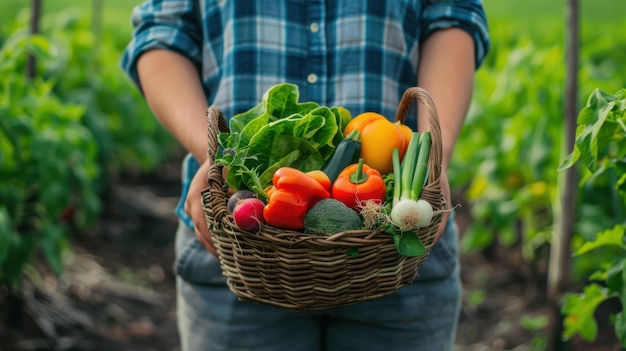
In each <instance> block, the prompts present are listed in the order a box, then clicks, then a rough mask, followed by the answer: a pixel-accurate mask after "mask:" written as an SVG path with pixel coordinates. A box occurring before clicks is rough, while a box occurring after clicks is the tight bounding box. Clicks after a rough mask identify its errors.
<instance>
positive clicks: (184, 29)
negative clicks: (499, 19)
mask: <svg viewBox="0 0 626 351" xmlns="http://www.w3.org/2000/svg"><path fill="white" fill-rule="evenodd" d="M132 23H133V26H134V28H135V31H134V34H133V39H132V41H131V42H130V44H129V45H128V47H127V49H126V51H125V54H124V57H123V59H122V66H123V68H124V69H125V70H126V72H127V74H128V75H129V76H130V77H131V79H133V80H134V81H135V82H137V80H138V77H137V71H136V62H137V58H138V57H139V56H140V55H141V54H142V53H143V52H145V51H146V50H149V49H153V48H164V49H169V50H173V51H176V52H178V53H180V54H183V55H185V56H187V57H188V58H189V59H190V60H191V61H192V62H194V64H195V65H196V66H197V67H198V70H199V72H200V73H201V75H202V83H203V85H204V90H205V92H206V94H207V101H208V102H209V103H210V104H216V105H217V106H219V108H220V109H221V110H222V112H223V113H224V115H225V116H227V117H229V116H233V115H234V114H236V113H240V112H243V111H246V110H248V109H250V108H251V107H253V106H255V105H257V104H258V103H259V102H260V100H261V96H262V95H263V93H264V92H265V91H266V90H267V89H268V88H269V87H271V86H272V85H274V84H278V83H282V82H290V83H294V84H296V85H298V87H299V90H300V100H301V101H315V102H317V103H319V104H321V105H327V106H333V105H341V106H344V107H346V108H347V109H348V110H350V111H351V112H352V114H353V115H356V114H358V113H360V112H364V111H378V112H380V113H382V114H383V115H385V116H387V117H388V118H390V119H393V118H394V117H395V111H396V108H397V106H398V102H399V100H400V98H401V96H402V93H403V92H404V91H405V90H406V89H407V88H408V87H410V86H414V85H415V84H416V83H417V75H416V72H417V64H418V53H419V46H420V43H421V42H423V41H424V40H425V39H426V38H427V37H428V36H429V35H430V34H432V33H433V32H434V31H436V30H438V29H443V28H449V27H459V28H462V29H464V30H466V31H467V32H468V33H469V34H470V35H471V36H472V37H473V38H474V43H475V55H476V57H475V62H476V67H478V66H480V64H481V63H482V61H483V58H484V56H485V54H486V52H487V50H488V48H489V35H488V28H487V21H486V18H485V13H484V11H483V8H482V5H481V2H480V0H467V1H462V0H448V1H445V0H421V1H419V0H413V1H409V0H396V1H381V0H368V1H365V0H363V1H353V0H331V1H321V0H316V1H277V0H259V1H228V0H178V1H176V0H148V1H146V2H145V3H143V4H142V5H140V6H138V7H136V8H135V10H134V11H133V14H132ZM409 116H412V118H414V115H413V114H410V115H409ZM410 118H411V117H409V119H408V120H407V123H409V124H410V125H415V123H416V122H415V120H410ZM411 123H413V124H411ZM197 169H198V163H197V162H196V161H195V159H193V157H190V156H188V157H187V158H186V159H185V161H184V164H183V174H182V181H183V193H182V196H181V202H180V204H179V206H178V208H177V210H176V212H177V214H178V215H179V216H180V217H181V218H182V219H183V220H184V221H185V223H186V224H187V225H189V226H190V227H192V225H193V224H192V222H191V219H190V218H189V217H188V216H187V215H186V214H185V213H184V211H183V208H182V203H183V200H184V199H185V197H186V195H187V194H186V192H187V188H188V184H189V182H190V181H191V179H192V177H193V175H194V174H195V172H196V171H197Z"/></svg>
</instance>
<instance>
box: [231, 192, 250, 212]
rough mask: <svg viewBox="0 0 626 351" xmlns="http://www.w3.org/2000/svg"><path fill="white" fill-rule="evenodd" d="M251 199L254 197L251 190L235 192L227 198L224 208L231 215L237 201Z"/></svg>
mask: <svg viewBox="0 0 626 351" xmlns="http://www.w3.org/2000/svg"><path fill="white" fill-rule="evenodd" d="M252 197H256V194H255V193H254V192H253V191H252V190H248V189H244V190H237V191H236V192H235V193H233V194H232V195H231V196H229V197H228V202H227V203H226V208H228V211H230V212H231V213H232V212H233V210H234V209H235V206H237V203H238V202H239V201H241V200H243V199H249V198H252Z"/></svg>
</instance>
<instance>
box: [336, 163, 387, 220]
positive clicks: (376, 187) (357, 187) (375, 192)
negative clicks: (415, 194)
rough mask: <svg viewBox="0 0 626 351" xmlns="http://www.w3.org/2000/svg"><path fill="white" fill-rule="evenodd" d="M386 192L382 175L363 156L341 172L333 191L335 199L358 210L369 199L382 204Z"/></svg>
mask: <svg viewBox="0 0 626 351" xmlns="http://www.w3.org/2000/svg"><path fill="white" fill-rule="evenodd" d="M386 193H387V190H386V188H385V181H384V180H383V177H382V175H381V174H380V172H378V171H377V170H375V169H374V168H371V167H369V166H368V165H366V164H364V163H363V158H360V159H359V163H354V164H352V165H350V166H348V167H346V168H345V169H344V170H343V171H341V173H339V176H338V177H337V180H335V183H333V188H332V191H331V194H332V198H333V199H335V200H339V201H341V202H343V203H344V204H345V205H346V206H348V207H350V208H352V209H354V210H357V211H359V210H360V207H361V204H362V203H364V202H365V201H367V200H373V201H376V202H377V203H381V204H382V203H383V202H384V201H385V195H386Z"/></svg>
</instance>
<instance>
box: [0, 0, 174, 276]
mask: <svg viewBox="0 0 626 351" xmlns="http://www.w3.org/2000/svg"><path fill="white" fill-rule="evenodd" d="M12 28H13V29H12V32H11V34H10V35H9V36H7V37H5V38H3V39H2V41H1V43H2V48H1V50H0V282H2V281H4V282H10V283H17V282H19V279H20V275H21V273H22V272H23V270H24V269H25V267H26V266H27V265H29V264H31V263H32V262H33V260H34V259H35V257H36V255H38V254H43V256H44V257H45V258H46V259H47V262H48V263H49V264H50V266H51V267H52V268H53V269H54V270H55V271H57V272H61V270H62V257H63V253H64V252H65V251H66V250H67V248H68V246H69V245H68V243H69V242H68V240H69V236H70V226H77V227H78V228H88V227H89V226H90V225H92V224H93V223H94V221H95V220H96V219H97V218H98V216H99V215H100V212H101V208H102V201H103V200H102V199H103V196H104V195H105V194H106V192H107V191H108V186H109V181H110V179H111V177H114V176H116V175H117V174H118V173H119V171H120V170H122V169H129V168H132V169H138V170H142V171H147V170H151V169H153V168H154V167H156V166H158V165H159V164H160V163H161V162H163V161H164V160H166V159H167V158H168V157H171V156H172V155H173V152H174V151H176V150H177V147H178V145H177V143H175V141H174V139H173V138H172V137H171V136H170V135H169V133H167V132H166V131H165V130H164V129H163V128H162V126H161V125H160V124H159V123H158V121H157V120H156V119H155V118H154V117H153V116H152V113H151V111H150V110H149V108H148V106H147V104H146V103H145V101H144V100H143V98H142V97H141V95H140V94H139V93H138V90H137V89H136V88H135V87H134V86H133V85H132V84H131V82H130V80H129V79H127V78H126V77H125V75H124V73H123V71H122V70H121V68H120V67H119V61H120V58H121V53H122V49H121V48H120V45H119V42H121V40H119V38H117V39H115V38H108V37H96V36H95V35H94V33H93V32H92V31H91V29H90V28H89V25H88V21H87V20H85V19H84V18H83V17H81V16H80V15H77V14H74V13H72V12H62V13H60V14H58V15H55V16H51V17H44V19H43V20H42V26H41V33H40V34H38V35H30V34H29V32H28V23H26V22H19V21H18V22H17V23H15V24H14V25H13V27H12ZM116 40H117V41H118V42H117V43H116ZM28 54H32V55H34V57H35V58H36V60H37V61H36V62H37V71H36V72H37V73H36V75H35V77H34V79H32V80H29V79H27V78H26V76H25V71H26V61H27V57H28Z"/></svg>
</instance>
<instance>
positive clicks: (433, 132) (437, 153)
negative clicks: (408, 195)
mask: <svg viewBox="0 0 626 351" xmlns="http://www.w3.org/2000/svg"><path fill="white" fill-rule="evenodd" d="M413 101H418V102H421V103H422V104H423V105H424V108H425V111H426V114H427V115H428V116H427V117H428V130H429V131H430V136H431V140H432V146H431V148H430V156H429V163H430V166H431V172H430V176H429V180H430V181H435V180H438V179H439V175H440V174H441V162H442V153H443V150H442V145H441V142H442V140H441V126H440V125H439V115H438V113H437V106H436V105H435V101H434V100H433V99H432V97H431V96H430V94H429V93H428V92H427V91H426V90H424V89H423V88H420V87H410V88H408V89H407V90H406V91H405V92H404V95H402V99H400V104H399V105H398V109H397V111H396V119H395V121H396V122H397V121H400V122H402V123H404V121H405V119H406V115H407V113H408V112H409V108H410V107H411V104H412V103H413Z"/></svg>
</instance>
